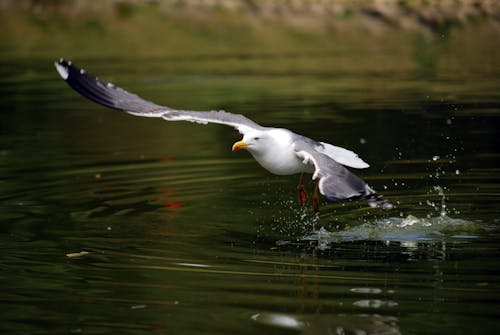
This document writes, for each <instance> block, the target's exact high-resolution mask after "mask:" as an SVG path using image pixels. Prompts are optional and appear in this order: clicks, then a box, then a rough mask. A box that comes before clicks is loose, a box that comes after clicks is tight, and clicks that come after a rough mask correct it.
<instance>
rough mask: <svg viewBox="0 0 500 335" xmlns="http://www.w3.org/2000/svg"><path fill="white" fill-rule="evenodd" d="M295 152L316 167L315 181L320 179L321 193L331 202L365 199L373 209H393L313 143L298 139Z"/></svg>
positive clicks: (359, 179)
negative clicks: (319, 150)
mask: <svg viewBox="0 0 500 335" xmlns="http://www.w3.org/2000/svg"><path fill="white" fill-rule="evenodd" d="M294 147H295V152H296V154H297V156H298V157H299V158H301V159H302V160H303V161H304V163H306V164H307V163H309V164H313V165H314V168H315V170H314V174H313V179H318V178H319V185H318V186H319V191H320V193H321V194H323V195H324V196H325V198H326V199H327V200H328V201H330V202H338V201H342V200H347V199H363V200H366V201H367V202H368V204H369V205H370V206H371V207H381V208H384V209H390V208H392V205H391V204H390V203H388V202H387V201H385V200H384V199H382V197H381V196H380V195H378V194H377V193H376V192H375V191H374V190H373V189H372V188H371V187H370V186H368V184H366V183H365V182H364V181H363V180H362V179H361V178H359V177H358V176H356V175H355V174H353V173H352V172H350V171H349V170H347V169H346V168H345V167H344V166H342V165H341V164H339V163H337V162H336V161H335V160H334V159H332V158H331V157H329V156H327V155H325V154H323V153H321V152H318V151H316V150H315V148H314V144H313V142H311V140H309V139H307V140H304V139H303V138H302V137H298V138H297V140H296V141H295V142H294Z"/></svg>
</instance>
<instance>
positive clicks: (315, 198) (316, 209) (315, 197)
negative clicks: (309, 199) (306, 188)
mask: <svg viewBox="0 0 500 335" xmlns="http://www.w3.org/2000/svg"><path fill="white" fill-rule="evenodd" d="M318 189H319V179H316V185H315V186H314V193H313V209H314V212H316V213H319V192H318Z"/></svg>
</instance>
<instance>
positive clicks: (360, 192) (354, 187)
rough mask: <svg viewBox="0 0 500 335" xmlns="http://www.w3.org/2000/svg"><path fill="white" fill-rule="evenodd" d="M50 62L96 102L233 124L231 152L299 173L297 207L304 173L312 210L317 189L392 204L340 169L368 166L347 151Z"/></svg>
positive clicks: (279, 171)
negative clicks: (157, 98)
mask: <svg viewBox="0 0 500 335" xmlns="http://www.w3.org/2000/svg"><path fill="white" fill-rule="evenodd" d="M54 64H55V67H56V69H57V72H58V73H59V74H60V75H61V77H62V78H63V79H64V80H65V81H66V83H68V85H69V86H71V87H72V88H73V89H74V90H75V91H77V92H78V93H80V94H81V95H83V96H84V97H86V98H88V99H90V100H92V101H94V102H97V103H99V104H101V105H104V106H107V107H110V108H113V109H118V110H121V111H124V112H127V113H129V114H132V115H137V116H145V117H157V118H161V119H164V120H167V121H191V122H196V123H201V124H207V123H218V124H224V125H228V126H231V127H233V128H235V129H236V130H238V131H239V132H240V133H241V134H242V135H243V139H242V140H241V141H238V142H236V143H234V144H233V147H232V150H233V151H238V150H240V149H245V150H247V151H248V152H250V154H251V155H252V156H253V157H254V159H255V160H256V161H257V162H258V163H259V164H260V165H261V166H262V167H263V168H265V169H266V170H268V171H269V172H271V173H273V174H276V175H292V174H300V181H299V185H298V187H297V191H298V199H299V203H300V205H303V204H304V203H305V202H306V201H307V199H308V196H307V192H306V191H305V188H304V186H303V183H302V178H303V174H304V173H311V174H312V179H313V180H315V181H316V186H315V188H314V195H313V201H312V202H313V208H314V210H315V211H316V212H317V211H319V195H318V189H319V192H320V193H321V194H322V195H324V196H325V198H326V200H327V201H329V202H338V201H342V200H347V199H361V200H366V201H367V202H368V204H369V205H370V206H371V207H381V208H383V209H391V208H392V205H391V204H390V203H389V202H387V201H386V200H384V199H383V198H382V196H380V195H378V194H377V193H376V192H375V191H374V190H373V189H372V188H371V187H370V186H368V185H367V184H366V183H365V182H364V181H363V180H361V179H360V178H359V177H358V176H356V175H354V174H353V173H351V172H350V171H349V170H347V169H346V168H345V167H344V166H348V167H352V168H357V169H363V168H367V167H369V165H368V164H367V163H365V162H364V161H363V160H362V159H361V158H359V157H358V155H357V154H356V153H354V152H352V151H350V150H347V149H344V148H341V147H337V146H334V145H332V144H328V143H324V142H317V141H315V140H312V139H310V138H308V137H305V136H302V135H299V134H296V133H293V132H292V131H290V130H288V129H284V128H273V127H263V126H261V125H259V124H257V123H255V122H254V121H252V120H250V119H248V118H247V117H245V116H243V115H239V114H231V113H227V112H225V111H222V110H220V111H205V112H197V111H188V110H178V109H173V108H170V107H165V106H161V105H157V104H155V103H153V102H150V101H147V100H144V99H142V98H141V97H139V96H137V95H135V94H132V93H129V92H127V91H125V90H124V89H122V88H120V87H117V86H115V85H113V84H111V83H108V82H105V81H102V80H99V79H98V78H96V77H94V76H93V75H91V74H89V73H87V72H86V71H84V70H83V69H79V68H78V67H76V66H74V65H73V64H72V63H71V61H66V60H64V59H60V60H59V61H58V62H55V63H54Z"/></svg>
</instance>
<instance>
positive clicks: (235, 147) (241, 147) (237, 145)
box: [233, 141, 248, 151]
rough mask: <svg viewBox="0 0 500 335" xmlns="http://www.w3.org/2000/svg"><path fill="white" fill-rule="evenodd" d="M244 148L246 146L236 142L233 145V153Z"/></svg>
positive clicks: (246, 145) (241, 142)
mask: <svg viewBox="0 0 500 335" xmlns="http://www.w3.org/2000/svg"><path fill="white" fill-rule="evenodd" d="M246 147H248V144H246V143H245V142H243V141H238V142H236V143H235V144H233V151H238V150H241V149H245V148H246Z"/></svg>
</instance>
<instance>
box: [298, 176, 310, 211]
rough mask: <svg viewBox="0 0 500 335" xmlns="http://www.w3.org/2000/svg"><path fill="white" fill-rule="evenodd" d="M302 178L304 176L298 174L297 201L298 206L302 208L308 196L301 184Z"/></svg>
mask: <svg viewBox="0 0 500 335" xmlns="http://www.w3.org/2000/svg"><path fill="white" fill-rule="evenodd" d="M303 178H304V174H303V173H301V174H300V179H299V185H297V196H298V199H299V205H301V206H304V204H305V203H306V201H307V199H308V198H309V196H308V195H307V191H306V188H305V187H304V184H303V183H302V179H303Z"/></svg>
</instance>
